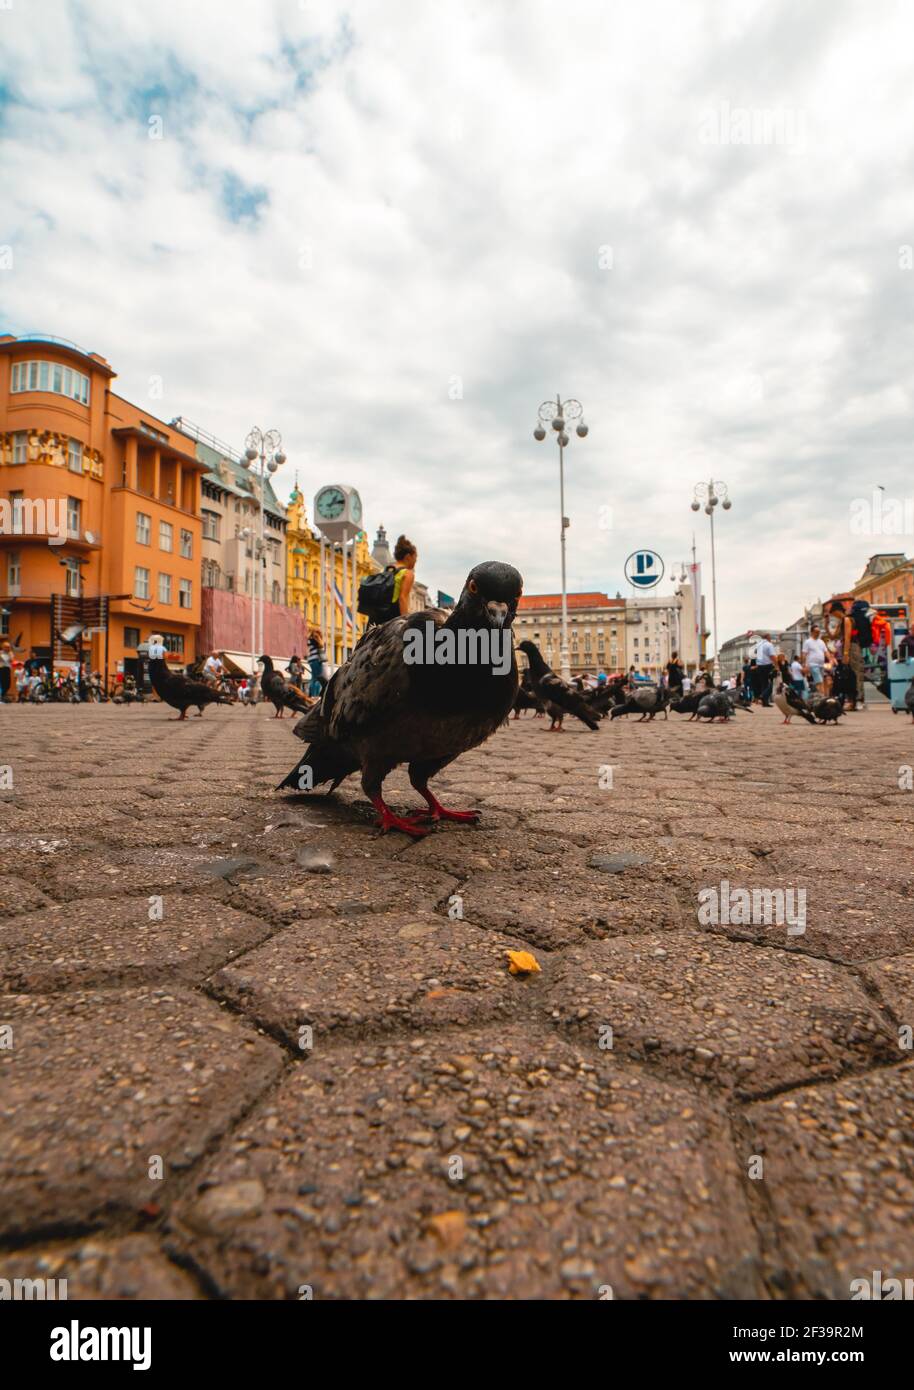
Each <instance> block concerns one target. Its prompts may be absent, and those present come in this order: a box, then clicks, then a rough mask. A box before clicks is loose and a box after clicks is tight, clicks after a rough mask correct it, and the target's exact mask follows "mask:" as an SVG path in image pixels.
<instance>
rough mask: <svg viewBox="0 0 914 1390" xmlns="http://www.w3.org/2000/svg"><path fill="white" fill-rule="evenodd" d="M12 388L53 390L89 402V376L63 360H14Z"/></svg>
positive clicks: (58, 394)
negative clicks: (65, 364)
mask: <svg viewBox="0 0 914 1390" xmlns="http://www.w3.org/2000/svg"><path fill="white" fill-rule="evenodd" d="M10 390H11V391H13V392H16V391H51V392H52V393H53V394H54V395H55V396H69V397H70V399H71V400H74V401H79V402H80V404H81V405H88V404H89V378H88V377H87V376H84V375H83V373H82V372H76V371H74V370H73V368H72V367H65V366H64V365H63V363H62V362H14V363H13V371H12V377H11V381H10Z"/></svg>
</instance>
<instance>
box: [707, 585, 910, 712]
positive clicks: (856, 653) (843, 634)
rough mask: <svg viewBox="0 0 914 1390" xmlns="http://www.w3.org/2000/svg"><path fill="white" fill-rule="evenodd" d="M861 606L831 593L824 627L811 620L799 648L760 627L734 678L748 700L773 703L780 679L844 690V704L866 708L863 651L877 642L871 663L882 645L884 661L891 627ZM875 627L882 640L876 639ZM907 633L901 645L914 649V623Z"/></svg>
mask: <svg viewBox="0 0 914 1390" xmlns="http://www.w3.org/2000/svg"><path fill="white" fill-rule="evenodd" d="M857 608H858V605H857V604H854V605H853V607H852V608H851V610H850V611H848V610H847V606H846V605H845V603H843V602H842V601H841V600H840V599H833V600H832V602H831V603H829V604H827V605H826V609H825V614H824V619H825V626H824V629H823V628H821V627H820V626H819V625H818V624H817V623H813V625H812V627H811V628H810V630H809V636H808V637H807V638H806V640H805V641H804V642H803V644H802V647H801V648H800V650H799V651H793V652H791V653H790V654H789V655H788V654H787V653H786V652H782V651H778V650H777V649H776V647H775V646H774V643H773V642H772V640H771V633H770V632H762V633H759V634H758V637H759V640H758V642H757V644H756V648H755V655H754V656H751V657H747V658H746V660H745V661H744V662H743V667H742V670H741V671H740V672H738V674H737V676H736V680H735V681H734V682H732V684H734V685H735V686H736V687H738V688H739V691H740V698H741V699H742V700H743V701H744V703H746V704H751V703H752V702H753V701H754V700H755V701H758V703H759V704H762V705H765V706H768V705H770V704H771V700H772V695H773V693H774V688H775V684H776V682H777V681H778V680H781V681H783V682H784V683H785V684H786V685H790V686H792V687H793V689H794V690H795V691H796V692H797V694H798V695H803V696H805V695H808V694H813V693H815V694H820V695H840V696H841V697H842V699H843V701H844V708H845V710H847V711H852V710H862V709H864V708H865V704H864V682H863V677H864V652H867V653H870V651H871V649H872V648H874V647H875V649H876V650H875V653H874V659H873V663H872V664H874V665H878V664H879V656H880V649H881V650H882V660H883V664H884V662H885V655H886V653H887V651H888V648H889V645H890V643H891V629H890V628H888V631H887V632H886V631H883V630H882V629H881V628H878V629H877V626H876V624H875V623H874V622H872V621H871V620H869V619H865V618H864V615H863V613H862V611H856V610H857ZM886 626H887V625H886ZM877 632H878V641H876V640H874V638H875V637H876V635H877ZM909 638H910V643H909ZM909 638H908V637H906V638H903V639H902V642H901V644H900V645H901V647H905V646H906V644H908V643H909V645H910V646H911V649H912V652H914V625H912V629H911V634H909ZM901 654H902V655H904V654H905V653H904V652H902V653H901Z"/></svg>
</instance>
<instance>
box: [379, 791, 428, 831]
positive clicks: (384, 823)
mask: <svg viewBox="0 0 914 1390" xmlns="http://www.w3.org/2000/svg"><path fill="white" fill-rule="evenodd" d="M371 804H372V806H373V807H374V808H375V810H376V811H377V813H378V825H379V826H380V828H381V830H382V831H384V832H386V831H388V830H402V831H403V832H404V834H406V835H412V836H413V837H414V838H415V839H417V840H421V839H422V837H423V836H424V835H428V833H429V828H428V827H426V826H422V825H416V823H415V822H414V821H412V820H407V819H406V818H405V817H404V816H398V815H396V814H395V813H394V812H393V811H392V810H391V809H390V807H389V806H388V805H386V804H385V802H383V801H382V800H381V798H380V797H379V796H373V797H372V798H371Z"/></svg>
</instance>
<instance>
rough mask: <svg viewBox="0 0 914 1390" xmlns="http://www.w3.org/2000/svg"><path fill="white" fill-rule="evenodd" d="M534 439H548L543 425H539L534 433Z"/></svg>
mask: <svg viewBox="0 0 914 1390" xmlns="http://www.w3.org/2000/svg"><path fill="white" fill-rule="evenodd" d="M533 438H534V439H539V440H543V439H545V438H546V431H545V430H544V429H543V427H542V425H537V427H536V429H535V430H534V431H533Z"/></svg>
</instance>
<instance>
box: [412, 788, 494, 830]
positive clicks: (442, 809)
mask: <svg viewBox="0 0 914 1390" xmlns="http://www.w3.org/2000/svg"><path fill="white" fill-rule="evenodd" d="M417 790H419V794H420V795H421V796H424V797H425V799H426V801H427V802H428V810H427V811H414V812H413V814H412V816H411V817H410V820H411V821H413V822H415V821H418V820H430V821H436V820H456V821H462V822H464V823H465V824H471V825H473V824H475V823H476V821H478V820H479V818H480V816H481V815H482V812H481V811H449V810H448V808H447V807H446V806H442V805H441V802H440V801H439V800H438V798H437V797H436V796H433V795H432V793H431V792H430V791H429V790H428V788H426V790H425V791H422V790H421V788H417Z"/></svg>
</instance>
